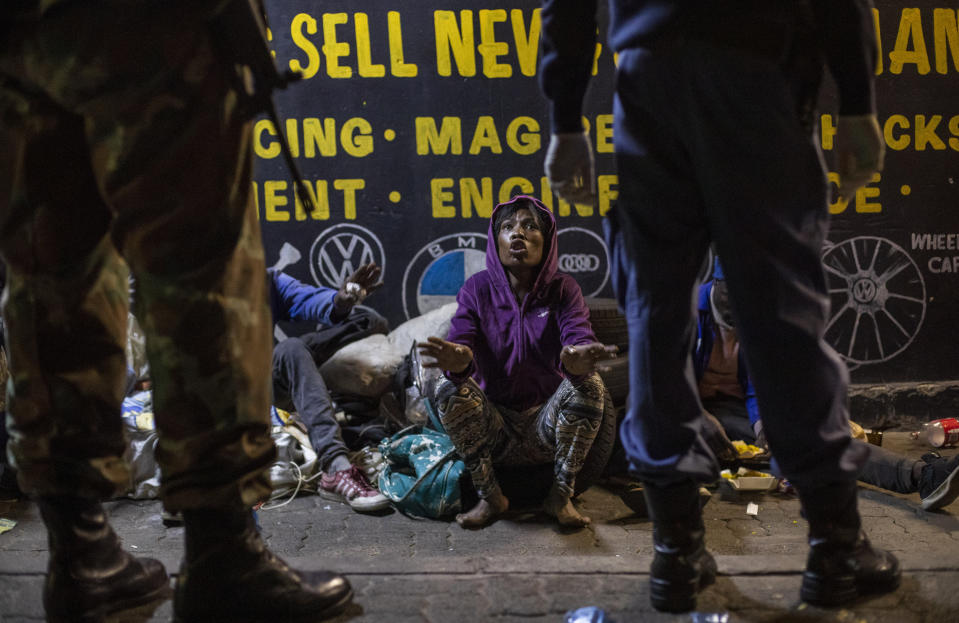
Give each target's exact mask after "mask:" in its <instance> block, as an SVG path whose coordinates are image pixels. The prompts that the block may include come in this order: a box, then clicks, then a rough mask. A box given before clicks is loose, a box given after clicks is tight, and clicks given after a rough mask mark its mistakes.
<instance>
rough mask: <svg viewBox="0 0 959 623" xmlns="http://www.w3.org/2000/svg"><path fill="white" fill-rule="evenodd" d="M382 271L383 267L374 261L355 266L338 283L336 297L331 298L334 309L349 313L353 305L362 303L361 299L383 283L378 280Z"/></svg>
mask: <svg viewBox="0 0 959 623" xmlns="http://www.w3.org/2000/svg"><path fill="white" fill-rule="evenodd" d="M382 273H383V269H381V268H380V267H379V266H377V265H376V262H370V263H369V264H363V265H362V266H360V267H359V268H357V269H356V270H355V271H354V272H353V274H352V275H350V276H349V277H347V278H346V281H344V282H343V283H342V284H340V288H339V290H337V292H336V297H335V298H334V299H333V304H334V305H335V306H336V311H337V312H338V313H339V314H340V315H343V314H346V313H349V311H350V309H352V308H353V306H354V305H359V304H360V303H362V302H363V299H365V298H366V297H367V296H369V295H370V294H372V293H373V291H374V290H376V289H377V288H379V287H380V286H381V285H383V282H382V281H380V280H379V279H380V275H381V274H382Z"/></svg>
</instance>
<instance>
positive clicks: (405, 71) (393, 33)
mask: <svg viewBox="0 0 959 623" xmlns="http://www.w3.org/2000/svg"><path fill="white" fill-rule="evenodd" d="M386 26H387V31H388V32H389V35H390V73H391V74H393V75H394V76H396V77H397V78H415V77H416V74H417V73H418V72H419V67H417V66H416V63H407V62H406V60H405V58H406V57H405V55H404V54H403V27H402V25H401V22H400V14H399V12H398V11H390V12H389V13H387V14H386Z"/></svg>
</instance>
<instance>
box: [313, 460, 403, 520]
mask: <svg viewBox="0 0 959 623" xmlns="http://www.w3.org/2000/svg"><path fill="white" fill-rule="evenodd" d="M317 493H319V494H320V496H321V497H323V498H326V499H328V500H337V501H338V502H346V503H347V504H349V505H350V508H352V509H353V510H355V511H358V512H361V513H363V512H369V511H378V510H382V509H384V508H386V507H387V506H389V505H390V500H389V499H388V498H387V497H386V496H385V495H383V494H382V493H380V492H379V491H377V490H376V489H374V488H373V486H372V485H370V483H369V481H368V480H366V476H364V475H363V472H361V471H360V470H359V468H358V467H356V465H351V466H350V468H349V469H342V470H340V471H338V472H333V473H331V474H323V477H322V478H320V486H319V488H318V489H317Z"/></svg>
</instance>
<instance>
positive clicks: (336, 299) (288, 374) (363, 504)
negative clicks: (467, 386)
mask: <svg viewBox="0 0 959 623" xmlns="http://www.w3.org/2000/svg"><path fill="white" fill-rule="evenodd" d="M380 272H381V271H380V268H379V266H377V265H376V264H375V263H372V262H371V263H369V264H365V265H363V266H360V267H359V268H358V269H357V270H356V272H354V273H353V274H352V275H350V277H349V278H348V279H347V280H346V281H345V282H344V283H343V285H342V286H340V288H339V290H336V289H333V288H326V287H323V286H309V285H306V284H304V283H302V282H300V281H297V280H296V279H294V278H293V277H290V276H289V275H286V274H284V273H281V272H277V271H275V270H273V269H269V268H268V269H267V276H268V281H269V284H270V309H271V310H272V312H273V322H274V323H276V322H278V321H282V320H286V321H294V322H308V323H312V324H313V325H314V326H316V325H317V324H319V325H323V326H325V327H329V329H323V330H318V331H312V332H309V333H305V334H303V335H301V336H299V337H290V338H287V339H285V340H283V341H281V342H279V343H278V344H277V345H276V346H275V347H274V349H273V403H274V404H275V405H276V406H277V407H279V408H281V409H285V410H289V411H295V412H296V413H297V415H298V416H299V417H300V419H301V420H302V421H303V423H304V424H305V425H306V427H307V432H308V433H309V437H310V443H311V444H312V445H313V449H314V450H315V451H316V454H317V458H318V461H319V464H320V466H321V468H322V469H323V472H324V475H323V476H322V478H321V479H320V483H319V487H318V493H319V494H320V495H321V496H322V497H325V498H327V499H333V500H338V501H341V502H345V503H347V504H349V505H350V507H351V508H352V509H353V510H355V511H359V512H369V511H378V510H382V509H384V508H386V507H387V506H389V500H388V499H387V498H386V496H384V495H383V494H381V493H380V492H379V491H377V490H376V489H375V488H374V487H373V486H372V485H370V483H369V481H368V480H367V479H366V476H364V474H363V472H362V471H361V470H360V469H359V468H358V467H357V466H355V465H352V464H351V463H350V460H349V459H348V458H347V452H348V451H347V448H346V444H344V443H343V438H342V435H341V432H340V425H339V424H338V423H337V421H336V418H335V416H334V405H333V399H332V398H331V397H330V392H329V390H328V389H327V387H326V383H325V382H324V381H323V377H322V376H321V375H320V371H319V367H320V366H321V365H322V364H323V363H324V362H325V361H326V360H327V359H329V358H330V357H331V356H332V355H333V353H335V352H336V351H337V350H338V349H339V348H341V347H343V346H345V345H346V344H348V343H350V342H354V341H356V340H358V339H361V338H363V337H366V336H368V335H372V334H374V333H386V331H387V328H388V327H387V323H386V319H385V318H383V317H382V316H380V315H379V314H377V313H376V312H374V311H373V310H371V309H369V308H365V307H362V308H358V307H355V306H356V305H357V304H358V303H360V302H361V301H362V300H363V299H364V298H366V296H367V295H368V294H369V293H371V292H372V291H373V290H375V289H376V288H378V287H379V286H380V285H382V284H381V283H380V282H379V277H380Z"/></svg>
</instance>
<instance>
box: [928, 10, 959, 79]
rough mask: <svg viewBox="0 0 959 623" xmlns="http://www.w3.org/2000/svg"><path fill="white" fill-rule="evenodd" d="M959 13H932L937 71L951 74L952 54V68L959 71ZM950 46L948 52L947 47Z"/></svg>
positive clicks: (951, 11) (937, 11) (952, 11)
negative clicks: (950, 60) (950, 62)
mask: <svg viewBox="0 0 959 623" xmlns="http://www.w3.org/2000/svg"><path fill="white" fill-rule="evenodd" d="M957 14H959V12H957V11H954V10H952V9H935V10H934V11H933V12H932V32H933V46H934V48H935V50H936V71H937V72H938V73H940V74H945V73H949V56H950V54H949V53H950V52H951V53H952V54H951V56H952V68H953V69H954V70H956V71H959V17H957ZM947 46H948V48H949V49H948V50H947V49H946V47H947Z"/></svg>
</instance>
